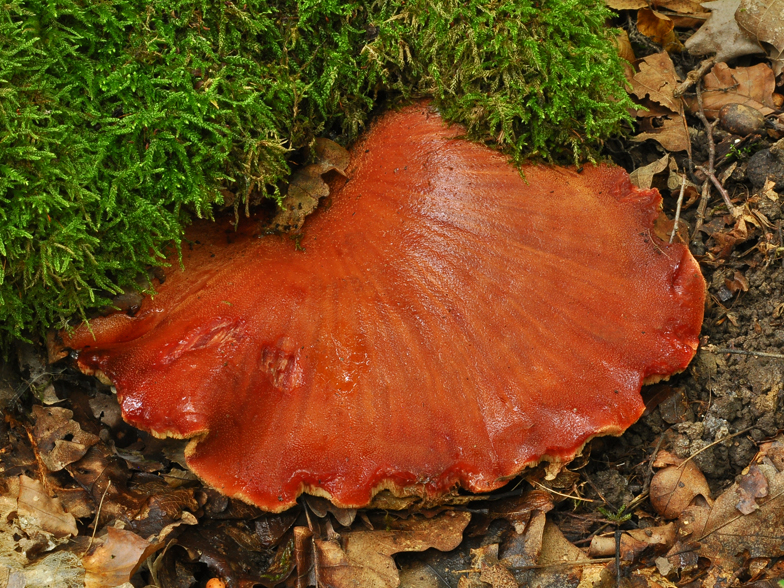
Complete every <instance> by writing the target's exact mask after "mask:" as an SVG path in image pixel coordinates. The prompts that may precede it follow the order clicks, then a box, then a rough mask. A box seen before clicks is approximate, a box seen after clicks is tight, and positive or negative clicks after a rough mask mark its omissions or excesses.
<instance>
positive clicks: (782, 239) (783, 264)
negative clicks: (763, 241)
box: [776, 221, 784, 267]
mask: <svg viewBox="0 0 784 588" xmlns="http://www.w3.org/2000/svg"><path fill="white" fill-rule="evenodd" d="M776 224H777V225H778V229H779V247H784V237H782V236H781V221H779V222H778V223H776ZM781 267H784V257H782V258H781Z"/></svg>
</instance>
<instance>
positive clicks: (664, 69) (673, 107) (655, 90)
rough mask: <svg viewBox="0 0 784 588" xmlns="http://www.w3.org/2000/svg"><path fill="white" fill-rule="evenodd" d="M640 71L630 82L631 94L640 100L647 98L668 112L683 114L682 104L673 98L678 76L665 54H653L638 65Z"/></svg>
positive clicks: (670, 60)
mask: <svg viewBox="0 0 784 588" xmlns="http://www.w3.org/2000/svg"><path fill="white" fill-rule="evenodd" d="M638 67H639V69H640V71H639V72H638V73H637V74H636V75H635V76H634V79H633V80H632V93H633V94H634V95H635V96H637V97H638V98H640V99H643V98H645V97H646V96H648V97H649V98H650V99H651V100H653V101H654V102H658V103H659V104H661V105H662V106H665V107H666V108H667V109H669V110H670V112H672V113H675V114H683V103H682V102H681V101H680V100H678V99H677V98H675V97H674V96H673V92H674V90H675V88H676V87H677V85H678V76H677V74H676V73H675V66H674V65H673V63H672V59H670V56H669V55H668V54H667V53H666V52H661V53H654V54H653V55H649V56H648V57H646V58H644V59H643V60H642V61H640V63H639V64H638Z"/></svg>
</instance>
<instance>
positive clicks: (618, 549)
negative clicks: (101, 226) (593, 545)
mask: <svg viewBox="0 0 784 588" xmlns="http://www.w3.org/2000/svg"><path fill="white" fill-rule="evenodd" d="M615 588H621V528H620V527H618V526H616V527H615Z"/></svg>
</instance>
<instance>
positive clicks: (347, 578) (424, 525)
mask: <svg viewBox="0 0 784 588" xmlns="http://www.w3.org/2000/svg"><path fill="white" fill-rule="evenodd" d="M470 519H471V515H470V514H469V513H467V512H456V511H447V512H445V513H443V514H441V515H438V516H436V517H433V518H431V519H427V518H411V519H406V520H399V521H390V522H389V524H388V525H387V527H388V528H387V529H384V530H378V531H349V532H346V533H342V534H340V535H338V534H336V533H333V534H332V536H331V537H328V538H327V539H319V538H316V537H314V536H313V533H312V531H310V530H309V529H308V528H307V527H297V528H295V530H294V536H295V540H296V559H297V569H298V572H299V574H300V576H299V577H298V578H297V586H298V588H306V587H307V586H317V585H318V586H322V585H324V586H332V587H333V588H349V587H355V586H362V587H363V588H396V587H397V586H398V585H399V584H400V577H399V572H398V569H397V565H396V564H395V560H394V559H393V558H392V555H394V554H395V553H400V552H403V551H424V550H425V549H430V548H435V549H438V550H440V551H451V550H452V549H455V548H456V547H457V546H458V545H460V542H461V541H462V539H463V530H464V529H465V527H466V525H468V522H469V520H470Z"/></svg>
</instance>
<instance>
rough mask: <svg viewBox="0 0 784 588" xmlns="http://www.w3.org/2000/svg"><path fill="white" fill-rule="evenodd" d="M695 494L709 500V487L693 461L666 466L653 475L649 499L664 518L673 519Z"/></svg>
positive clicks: (689, 502)
mask: <svg viewBox="0 0 784 588" xmlns="http://www.w3.org/2000/svg"><path fill="white" fill-rule="evenodd" d="M697 496H703V497H704V498H705V499H706V500H708V501H710V487H709V486H708V482H707V480H706V479H705V476H704V475H703V474H702V472H701V471H700V468H698V467H697V465H696V464H695V463H694V462H693V461H691V460H690V461H687V462H685V463H683V464H681V465H678V466H675V465H673V466H667V467H666V468H664V469H662V470H659V471H658V472H656V474H655V475H654V476H653V479H652V480H651V487H650V500H651V506H653V509H654V510H655V511H656V512H657V513H659V514H660V515H661V516H662V517H663V518H665V519H675V518H678V516H679V515H680V514H681V513H682V512H683V511H684V510H685V509H686V508H687V507H688V506H689V505H690V504H691V503H692V501H693V500H694V499H695V498H696V497H697Z"/></svg>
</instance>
